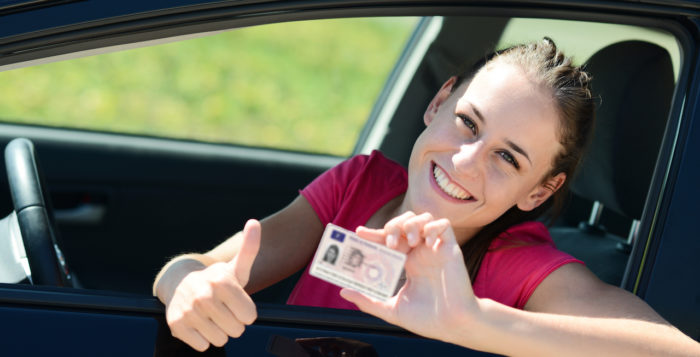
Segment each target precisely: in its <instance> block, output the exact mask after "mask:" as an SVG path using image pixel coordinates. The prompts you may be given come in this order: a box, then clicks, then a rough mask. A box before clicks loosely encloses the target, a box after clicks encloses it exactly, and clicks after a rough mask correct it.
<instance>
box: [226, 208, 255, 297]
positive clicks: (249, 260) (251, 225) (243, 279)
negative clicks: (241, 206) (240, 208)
mask: <svg viewBox="0 0 700 357" xmlns="http://www.w3.org/2000/svg"><path fill="white" fill-rule="evenodd" d="M260 234H261V227H260V222H258V221H256V220H254V219H251V220H248V222H246V224H245V227H244V228H243V243H242V244H241V248H240V250H239V251H238V254H236V257H235V258H233V260H232V261H231V264H232V267H233V271H234V272H235V274H236V278H237V279H238V282H239V283H240V284H241V286H243V287H245V285H246V284H248V279H249V278H250V269H251V268H252V267H253V262H254V261H255V256H257V255H258V251H259V250H260Z"/></svg>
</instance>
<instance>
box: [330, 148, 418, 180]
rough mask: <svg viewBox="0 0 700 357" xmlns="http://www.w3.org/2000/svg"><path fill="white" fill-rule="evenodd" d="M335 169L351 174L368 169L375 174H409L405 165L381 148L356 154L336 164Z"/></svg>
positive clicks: (403, 175)
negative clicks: (388, 155) (390, 156)
mask: <svg viewBox="0 0 700 357" xmlns="http://www.w3.org/2000/svg"><path fill="white" fill-rule="evenodd" d="M335 170H338V171H341V172H343V173H345V174H346V175H351V176H356V175H357V174H359V173H363V172H366V171H370V172H372V173H373V174H375V173H381V174H383V175H391V176H401V177H405V176H407V173H406V169H405V168H404V167H403V166H401V165H400V164H399V163H398V162H396V161H394V160H391V159H389V158H387V157H386V156H384V154H383V153H382V152H381V151H379V150H373V151H372V152H371V153H370V154H369V155H367V154H359V155H354V156H352V157H350V158H348V159H347V160H345V161H343V162H342V163H340V164H339V165H338V166H336V168H335Z"/></svg>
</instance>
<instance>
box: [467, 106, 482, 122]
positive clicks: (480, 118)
mask: <svg viewBox="0 0 700 357" xmlns="http://www.w3.org/2000/svg"><path fill="white" fill-rule="evenodd" d="M467 103H469V106H470V107H471V108H472V111H473V112H474V114H475V115H476V117H477V118H479V120H481V122H482V123H484V124H486V120H484V116H483V115H482V114H481V112H480V111H479V109H477V108H476V105H474V103H472V102H467Z"/></svg>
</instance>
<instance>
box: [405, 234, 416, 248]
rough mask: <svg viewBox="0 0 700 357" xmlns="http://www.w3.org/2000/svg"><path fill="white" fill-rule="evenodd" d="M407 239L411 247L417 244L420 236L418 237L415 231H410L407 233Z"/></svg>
mask: <svg viewBox="0 0 700 357" xmlns="http://www.w3.org/2000/svg"><path fill="white" fill-rule="evenodd" d="M406 239H408V245H410V246H411V247H413V246H415V245H416V241H418V237H416V233H415V232H408V234H407V235H406Z"/></svg>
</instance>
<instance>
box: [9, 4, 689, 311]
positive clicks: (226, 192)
mask: <svg viewBox="0 0 700 357" xmlns="http://www.w3.org/2000/svg"><path fill="white" fill-rule="evenodd" d="M537 23H540V24H542V25H541V26H542V29H543V30H542V31H544V32H543V35H547V36H549V37H551V38H552V39H553V40H554V41H555V42H556V43H557V45H558V46H559V47H560V48H563V49H564V50H565V51H566V50H567V48H575V47H576V46H579V45H580V46H581V47H585V48H586V49H587V51H588V52H586V51H582V52H580V53H577V54H576V55H575V56H578V57H575V59H576V60H577V61H580V63H585V64H586V66H587V68H588V69H589V70H590V72H591V73H592V74H593V76H594V79H593V90H594V95H595V96H596V97H597V112H596V116H597V125H596V129H595V134H594V138H593V140H592V142H591V146H590V149H589V152H588V154H587V156H586V157H585V159H584V162H583V165H582V168H581V170H580V172H579V174H578V175H577V177H575V178H574V179H573V180H574V181H573V183H572V185H571V188H572V193H571V197H570V200H569V202H568V203H567V205H566V207H565V210H564V212H563V213H562V214H561V215H560V216H559V218H558V219H557V220H556V221H555V222H553V224H552V227H551V228H550V231H551V233H552V236H553V238H554V240H555V242H556V244H557V246H558V247H559V248H560V249H561V250H564V251H566V252H568V253H570V254H572V255H574V256H575V257H577V258H579V259H581V260H583V261H584V262H585V263H586V265H587V266H588V267H589V268H590V269H591V270H592V271H593V272H594V273H595V274H597V275H598V276H599V277H600V278H601V279H602V280H604V281H606V282H608V283H610V284H613V285H621V284H622V283H623V281H624V277H625V271H626V269H627V259H628V257H629V254H630V251H631V246H632V245H634V244H635V239H636V235H637V234H638V233H637V227H638V224H639V221H640V219H641V217H642V213H643V210H644V207H645V204H646V198H647V195H648V192H649V187H650V182H651V180H652V176H653V175H654V171H655V169H656V161H657V160H656V159H657V156H658V155H659V147H660V145H661V140H662V138H663V136H664V131H665V128H666V122H667V117H668V114H669V107H670V103H671V99H672V96H673V92H674V88H675V81H676V75H677V74H676V73H677V71H678V68H677V67H678V64H677V63H678V57H679V50H678V47H677V44H676V43H675V40H674V38H673V36H672V35H670V34H668V33H666V32H664V31H663V30H661V29H648V28H644V29H643V28H637V27H633V26H627V25H619V28H615V29H616V30H620V31H621V32H623V31H622V30H625V31H627V32H625V33H626V34H627V35H625V36H622V35H620V36H617V37H616V36H605V39H603V38H602V37H601V36H594V35H591V36H583V37H576V36H570V37H567V36H569V35H567V31H566V29H567V27H569V26H572V24H573V22H567V21H561V20H547V19H512V18H507V17H459V16H454V17H426V18H423V19H421V20H420V21H419V22H418V24H417V26H416V29H415V31H414V33H413V35H412V37H411V38H410V39H409V41H408V43H407V45H406V49H405V50H404V52H403V54H402V57H401V58H400V59H399V61H398V63H397V66H396V68H395V69H394V71H393V72H392V74H391V75H390V77H389V78H388V79H387V84H386V86H385V88H384V91H383V92H382V94H381V95H380V97H379V98H378V100H377V104H376V105H375V108H374V110H373V112H372V114H371V115H370V118H369V119H368V121H367V124H366V125H365V127H364V128H363V131H362V133H361V134H360V139H359V140H358V143H357V145H356V147H355V153H367V152H368V151H369V150H371V149H379V150H381V151H382V152H384V153H385V155H386V156H387V157H389V158H392V159H394V160H396V161H398V162H399V163H401V164H403V165H407V163H408V157H409V155H410V151H411V147H412V144H413V142H414V141H415V138H416V137H417V136H418V135H419V133H420V132H421V130H422V129H423V121H422V114H423V112H424V110H425V108H426V106H427V103H428V102H429V101H430V100H431V99H432V96H433V94H434V93H435V92H436V90H437V89H438V88H439V87H440V85H441V84H442V82H443V81H444V80H445V79H446V78H448V77H449V76H450V75H451V74H453V73H455V71H457V70H458V69H459V68H460V67H461V66H464V65H465V64H471V63H474V62H476V61H477V60H479V59H481V58H483V57H484V56H485V55H486V54H488V53H489V52H491V51H493V50H494V49H495V48H497V47H503V46H507V45H508V44H512V43H515V41H518V40H519V39H517V38H512V36H511V35H509V34H513V33H516V34H517V33H519V32H522V31H521V30H519V29H522V28H523V27H530V26H535V25H533V24H537ZM576 25H577V26H581V28H582V29H583V30H582V31H588V29H589V27H590V28H596V27H595V26H597V25H599V24H586V23H582V22H576ZM586 26H589V27H586ZM604 26H615V25H610V24H604ZM635 31H636V32H635ZM644 31H647V32H652V33H654V34H655V36H656V37H654V38H662V39H664V41H666V42H663V41H649V40H648V39H647V38H648V37H647V36H646V34H647V32H644ZM477 33H478V34H479V35H478V36H473V35H472V34H477ZM600 33H602V32H599V33H598V34H600ZM509 36H510V37H509ZM541 37H542V36H541V35H540V36H539V37H535V38H531V39H532V40H537V39H539V38H541ZM618 37H619V38H618ZM465 39H466V41H465ZM611 41H612V42H611ZM583 42H590V43H583ZM662 42H663V43H662ZM392 103H393V104H392ZM636 103H646V104H647V105H646V106H644V107H640V106H639V105H637V104H636ZM3 121H8V122H10V123H7V124H3V127H4V129H5V130H3V132H2V134H0V144H2V145H3V146H4V145H5V144H6V143H7V142H9V140H11V139H12V138H14V137H16V136H27V137H30V139H32V141H33V142H34V144H35V146H36V150H37V155H38V157H39V160H40V161H41V162H42V167H43V171H44V175H45V177H46V179H47V184H48V190H49V192H50V195H51V199H52V201H53V206H54V209H55V217H56V222H57V227H58V231H59V233H60V237H59V238H58V241H59V245H60V246H61V248H62V250H63V253H64V255H65V259H66V261H67V263H68V265H69V267H70V268H71V270H72V273H73V275H74V277H75V278H76V279H75V280H76V282H75V285H76V286H77V287H82V288H86V289H97V290H109V291H114V292H123V293H135V294H150V285H151V282H152V279H153V277H154V276H155V273H156V272H157V271H158V269H159V268H160V267H161V266H162V265H163V264H164V263H165V262H166V261H167V259H168V258H169V257H172V256H174V255H176V254H179V253H183V252H190V251H205V250H208V249H211V248H212V247H213V246H215V245H216V244H217V243H218V242H220V241H222V240H223V239H225V238H226V237H228V236H230V235H231V234H233V233H235V232H236V231H237V229H238V227H242V225H243V223H244V222H245V220H246V219H247V218H249V217H258V218H262V217H264V216H266V215H269V214H271V213H273V212H275V211H276V210H277V209H279V208H281V207H283V206H284V205H286V204H287V203H289V202H291V200H292V199H293V198H294V197H295V196H296V194H297V190H299V189H301V188H303V187H304V186H305V185H306V184H307V183H308V182H310V181H311V180H312V179H313V178H314V177H316V176H317V175H319V174H320V173H322V172H323V171H324V170H326V169H327V168H329V167H331V166H333V165H335V164H337V163H339V162H340V161H341V160H343V159H344V158H343V157H334V156H328V155H320V154H313V153H301V152H285V151H278V150H272V149H263V148H252V147H243V146H235V145H221V144H208V143H196V142H194V143H193V142H188V141H179V140H167V139H159V138H151V137H139V136H128V135H114V134H108V133H96V132H90V131H81V130H69V129H57V128H48V127H43V126H25V125H16V124H12V123H11V120H10V119H7V118H4V119H3ZM376 133H380V134H376ZM381 133H383V135H382V134H381ZM623 133H624V134H623ZM70 158H80V159H79V160H75V159H70ZM280 178H283V179H280ZM5 180H6V179H2V180H0V184H3V183H5ZM5 186H6V185H5ZM0 209H1V210H0V213H2V212H5V213H7V212H10V211H12V200H11V197H10V195H9V192H8V191H6V190H4V189H3V190H0ZM79 210H89V211H90V212H91V215H89V217H91V218H85V217H86V216H85V215H76V214H75V212H76V211H79ZM297 276H298V273H297V275H295V276H292V277H290V278H288V279H286V280H284V281H282V282H280V283H278V284H276V285H275V286H273V287H270V288H268V289H266V290H263V291H261V292H259V293H257V294H256V295H255V299H256V300H257V301H260V302H276V303H284V301H286V298H287V296H288V293H289V292H290V291H291V288H292V287H293V285H294V282H295V279H296V277H297Z"/></svg>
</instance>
